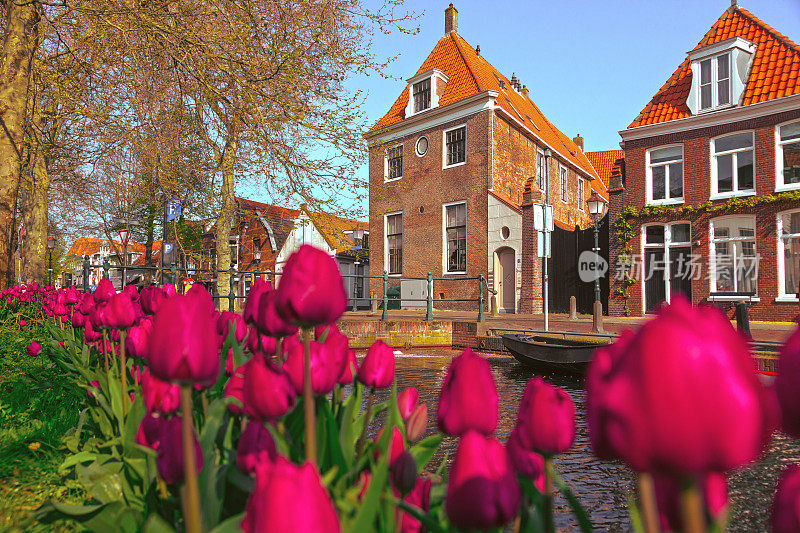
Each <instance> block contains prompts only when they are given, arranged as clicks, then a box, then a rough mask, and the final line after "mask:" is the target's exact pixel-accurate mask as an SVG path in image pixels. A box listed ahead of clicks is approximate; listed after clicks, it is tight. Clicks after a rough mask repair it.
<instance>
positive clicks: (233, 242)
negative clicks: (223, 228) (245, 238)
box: [228, 236, 239, 268]
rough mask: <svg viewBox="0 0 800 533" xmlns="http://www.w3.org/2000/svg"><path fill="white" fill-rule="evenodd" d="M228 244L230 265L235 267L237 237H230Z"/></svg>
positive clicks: (237, 254)
mask: <svg viewBox="0 0 800 533" xmlns="http://www.w3.org/2000/svg"><path fill="white" fill-rule="evenodd" d="M228 245H229V246H230V248H231V266H233V267H234V268H235V267H236V266H237V265H238V264H239V237H238V236H237V237H231V238H230V240H229V241H228Z"/></svg>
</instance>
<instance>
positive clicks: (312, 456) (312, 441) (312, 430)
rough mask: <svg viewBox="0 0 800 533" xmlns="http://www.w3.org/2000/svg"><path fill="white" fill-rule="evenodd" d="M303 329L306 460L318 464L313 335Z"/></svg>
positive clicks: (308, 330)
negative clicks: (312, 365)
mask: <svg viewBox="0 0 800 533" xmlns="http://www.w3.org/2000/svg"><path fill="white" fill-rule="evenodd" d="M312 334H313V333H312V330H310V329H304V330H303V410H304V414H305V421H306V460H307V461H310V462H311V463H312V464H314V465H316V464H317V421H316V417H315V416H314V392H313V390H312V388H311V335H312Z"/></svg>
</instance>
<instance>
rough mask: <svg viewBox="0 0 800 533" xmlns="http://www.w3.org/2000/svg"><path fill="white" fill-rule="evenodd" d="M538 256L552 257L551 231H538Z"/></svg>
mask: <svg viewBox="0 0 800 533" xmlns="http://www.w3.org/2000/svg"><path fill="white" fill-rule="evenodd" d="M536 256H537V257H550V232H549V231H537V232H536Z"/></svg>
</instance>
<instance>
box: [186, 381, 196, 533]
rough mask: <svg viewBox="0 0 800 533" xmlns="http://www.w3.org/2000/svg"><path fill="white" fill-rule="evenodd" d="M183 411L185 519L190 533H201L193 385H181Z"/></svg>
mask: <svg viewBox="0 0 800 533" xmlns="http://www.w3.org/2000/svg"><path fill="white" fill-rule="evenodd" d="M181 411H182V413H181V418H182V420H181V426H182V429H183V472H184V490H183V492H182V494H181V495H182V496H183V518H184V520H185V522H186V531H187V532H188V533H200V490H199V489H198V486H197V462H196V459H195V456H194V427H193V426H194V424H193V422H192V387H191V385H181Z"/></svg>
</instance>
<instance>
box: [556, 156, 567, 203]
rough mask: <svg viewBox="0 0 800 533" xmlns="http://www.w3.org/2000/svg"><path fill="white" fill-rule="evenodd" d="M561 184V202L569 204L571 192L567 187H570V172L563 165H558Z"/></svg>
mask: <svg viewBox="0 0 800 533" xmlns="http://www.w3.org/2000/svg"><path fill="white" fill-rule="evenodd" d="M558 175H559V178H560V179H559V184H560V185H561V201H562V202H564V203H565V204H568V203H569V192H568V191H567V186H568V185H569V171H568V170H567V167H565V166H564V165H562V164H559V165H558Z"/></svg>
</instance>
